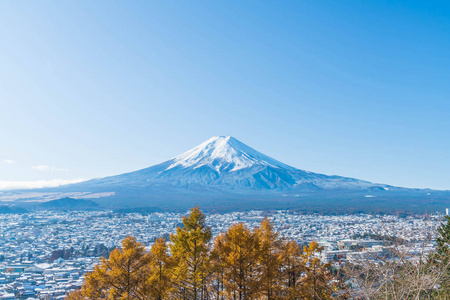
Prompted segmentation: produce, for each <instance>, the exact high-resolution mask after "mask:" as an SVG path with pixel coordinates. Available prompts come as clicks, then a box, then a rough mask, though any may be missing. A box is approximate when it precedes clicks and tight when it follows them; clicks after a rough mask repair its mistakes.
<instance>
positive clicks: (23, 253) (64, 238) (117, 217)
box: [0, 211, 443, 299]
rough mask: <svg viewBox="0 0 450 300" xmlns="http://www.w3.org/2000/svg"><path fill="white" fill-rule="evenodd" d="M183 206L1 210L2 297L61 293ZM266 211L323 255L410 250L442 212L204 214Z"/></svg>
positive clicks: (238, 218) (167, 224) (248, 218)
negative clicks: (405, 245)
mask: <svg viewBox="0 0 450 300" xmlns="http://www.w3.org/2000/svg"><path fill="white" fill-rule="evenodd" d="M183 215H184V214H182V213H163V212H161V213H151V214H139V213H115V212H112V211H76V212H52V211H38V212H32V213H26V214H5V215H0V271H1V273H0V299H63V298H64V297H65V295H66V294H67V293H68V292H69V291H71V290H75V289H79V288H80V287H81V285H82V284H83V280H84V274H85V273H87V272H90V271H92V270H93V268H94V266H95V265H96V264H97V263H98V262H99V257H101V256H103V257H107V256H108V254H109V252H110V251H111V250H112V249H114V248H116V247H120V244H121V241H122V240H123V239H124V238H125V237H126V236H133V237H135V238H136V239H137V241H139V242H142V243H144V244H145V245H147V246H148V247H149V246H151V245H152V244H153V243H154V241H155V239H156V238H158V237H165V238H166V239H168V236H169V234H170V233H173V232H174V231H175V230H176V227H177V226H180V225H181V223H180V222H181V218H182V216H183ZM265 216H268V217H269V218H270V219H271V220H272V222H273V224H274V227H275V229H276V230H277V231H278V232H279V233H280V234H281V235H282V236H283V237H285V238H287V239H290V240H294V241H296V242H297V243H299V244H306V243H308V242H310V241H317V242H319V244H320V245H321V246H323V248H324V250H323V251H322V253H321V256H320V258H321V260H322V261H324V262H333V261H348V260H352V259H355V258H357V257H360V256H361V255H364V253H367V252H370V253H382V252H383V251H384V247H385V246H384V245H385V240H384V237H387V236H389V237H395V238H396V239H401V240H403V241H408V242H410V244H412V245H415V246H414V247H412V248H411V251H413V252H414V251H418V252H421V251H425V252H426V251H429V250H431V249H433V248H434V244H433V234H434V233H435V231H436V228H437V227H438V226H439V225H440V223H441V222H442V218H443V215H442V214H433V215H428V216H423V215H413V216H395V215H363V214H361V215H341V216H324V215H301V214H298V213H293V212H289V211H274V212H263V211H248V212H232V213H224V214H207V216H206V222H207V224H208V226H210V228H211V230H212V234H213V236H217V234H219V233H220V232H224V231H225V230H227V229H228V228H229V227H230V226H231V225H232V224H234V223H238V222H242V223H244V224H246V225H247V226H248V227H249V228H254V227H256V226H258V225H259V224H260V222H261V220H262V219H263V218H264V217H265Z"/></svg>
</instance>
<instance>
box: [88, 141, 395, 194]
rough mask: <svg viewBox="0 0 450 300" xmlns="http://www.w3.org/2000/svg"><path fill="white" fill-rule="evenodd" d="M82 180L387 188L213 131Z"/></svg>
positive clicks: (173, 185) (249, 187)
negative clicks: (146, 160) (161, 156)
mask: <svg viewBox="0 0 450 300" xmlns="http://www.w3.org/2000/svg"><path fill="white" fill-rule="evenodd" d="M79 185H82V186H86V185H90V186H97V187H98V186H103V187H111V188H113V187H117V186H121V187H148V188H152V189H157V188H158V187H160V189H161V190H167V189H173V190H180V189H181V190H195V189H199V188H215V189H219V190H224V191H234V192H236V191H237V192H251V191H280V192H281V191H283V192H289V191H292V192H299V191H316V190H322V189H333V190H334V189H339V190H362V189H377V190H378V189H379V190H384V189H386V188H388V187H389V188H392V187H390V186H387V185H380V184H373V183H370V182H367V181H362V180H357V179H353V178H347V177H340V176H327V175H323V174H317V173H312V172H308V171H304V170H300V169H296V168H293V167H291V166H288V165H286V164H284V163H282V162H279V161H277V160H275V159H273V158H271V157H268V156H266V155H264V154H262V153H260V152H258V151H256V150H255V149H253V148H251V147H249V146H247V145H245V144H243V143H242V142H240V141H238V140H237V139H235V138H233V137H230V136H219V137H213V138H211V139H209V140H207V141H205V142H204V143H202V144H200V145H198V146H197V147H195V148H193V149H191V150H189V151H187V152H185V153H183V154H181V155H178V156H176V157H174V158H172V159H170V160H168V161H166V162H163V163H161V164H158V165H155V166H152V167H149V168H146V169H143V170H139V171H135V172H131V173H126V174H121V175H117V176H111V177H106V178H100V179H94V180H90V181H87V182H85V183H81V184H79Z"/></svg>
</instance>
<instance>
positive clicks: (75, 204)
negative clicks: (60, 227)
mask: <svg viewBox="0 0 450 300" xmlns="http://www.w3.org/2000/svg"><path fill="white" fill-rule="evenodd" d="M97 207H98V204H97V203H95V202H94V201H91V200H85V199H74V198H68V197H66V198H61V199H57V200H52V201H48V202H44V203H41V204H39V208H41V209H49V210H77V209H95V208H97Z"/></svg>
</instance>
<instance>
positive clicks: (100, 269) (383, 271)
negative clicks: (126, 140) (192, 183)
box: [67, 207, 450, 300]
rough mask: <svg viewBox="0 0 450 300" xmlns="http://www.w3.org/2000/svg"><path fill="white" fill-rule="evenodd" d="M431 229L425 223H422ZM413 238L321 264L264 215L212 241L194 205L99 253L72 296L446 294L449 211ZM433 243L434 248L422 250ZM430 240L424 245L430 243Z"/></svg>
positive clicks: (234, 298) (210, 299)
mask: <svg viewBox="0 0 450 300" xmlns="http://www.w3.org/2000/svg"><path fill="white" fill-rule="evenodd" d="M425 231H426V232H428V231H429V230H428V229H425ZM429 236H430V240H427V241H423V244H422V246H421V247H419V248H420V249H421V251H419V252H417V244H416V243H415V242H414V243H411V244H408V243H406V241H401V242H399V239H396V238H395V237H392V238H391V240H390V241H386V245H385V250H386V251H388V252H389V253H388V254H386V253H383V254H382V255H380V256H378V257H377V256H376V255H375V254H374V253H372V252H370V250H369V251H366V255H362V256H361V257H360V258H359V259H358V258H355V259H352V260H350V261H347V262H345V264H343V263H341V262H338V261H336V262H334V263H333V265H332V264H331V263H322V262H321V260H320V259H319V254H320V252H321V251H322V248H321V247H320V246H319V244H318V243H317V242H311V243H309V244H307V245H303V246H301V245H299V244H298V243H296V242H295V241H292V240H287V239H284V238H282V237H281V236H280V234H279V233H278V232H277V231H276V230H275V229H274V226H273V224H272V222H271V221H270V220H269V219H267V218H266V219H264V220H263V221H262V222H261V223H260V226H259V227H257V228H255V229H253V230H251V229H250V228H248V227H246V226H245V225H244V224H243V223H236V224H233V225H232V226H230V227H229V229H228V230H227V231H225V232H223V233H220V234H219V235H218V236H216V237H215V238H214V239H213V237H212V232H211V229H210V228H209V227H208V226H207V225H206V222H205V215H204V214H203V213H202V212H201V211H200V209H199V208H198V207H195V208H193V209H191V211H190V213H189V214H188V215H187V216H184V217H183V218H182V226H180V227H178V228H177V230H176V232H175V233H173V234H171V235H170V239H169V240H165V239H164V238H158V239H156V241H155V243H154V244H153V246H152V247H151V248H150V251H147V250H146V248H145V245H144V244H142V243H139V242H137V241H136V239H135V238H133V237H126V238H125V239H124V240H123V241H122V247H121V248H120V249H114V250H113V251H112V252H111V253H110V255H109V258H102V259H101V261H100V264H98V265H97V266H96V267H95V269H94V271H93V272H91V273H88V274H86V278H85V283H84V285H83V286H82V288H81V290H78V291H75V292H72V293H71V294H69V295H68V298H67V299H69V300H81V299H127V300H131V299H133V300H134V299H136V300H153V299H155V300H163V299H170V300H172V299H174V300H175V299H176V300H228V299H230V300H262V299H264V300H278V299H289V300H297V299H305V300H322V299H360V300H362V299H364V300H366V299H367V300H369V299H399V300H400V299H401V300H403V299H415V300H420V299H450V217H449V216H446V218H445V220H444V222H443V223H442V224H441V227H440V228H439V229H438V230H437V232H436V237H435V238H431V235H429ZM431 242H435V243H436V247H435V249H434V250H433V251H424V249H427V247H428V246H429V245H430V243H431ZM427 245H428V246H427Z"/></svg>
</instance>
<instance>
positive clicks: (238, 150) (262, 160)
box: [166, 136, 291, 173]
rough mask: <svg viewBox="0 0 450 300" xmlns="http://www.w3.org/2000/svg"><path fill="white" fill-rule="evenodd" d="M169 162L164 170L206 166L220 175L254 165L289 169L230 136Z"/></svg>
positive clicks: (217, 137)
mask: <svg viewBox="0 0 450 300" xmlns="http://www.w3.org/2000/svg"><path fill="white" fill-rule="evenodd" d="M171 162H172V163H171V165H170V166H169V167H168V168H167V169H166V170H170V169H172V168H175V167H182V168H193V169H196V168H199V167H202V166H207V167H210V168H211V169H214V170H215V171H217V172H218V173H220V172H221V171H227V172H233V171H237V170H240V169H243V168H248V167H252V166H254V165H264V166H272V167H276V168H291V167H290V166H288V165H285V164H283V163H281V162H279V161H277V160H275V159H273V158H270V157H268V156H266V155H264V154H262V153H260V152H258V151H256V150H255V149H253V148H251V147H249V146H247V145H245V144H243V143H241V142H240V141H239V140H237V139H235V138H234V137H231V136H216V137H212V138H210V139H209V140H207V141H205V142H203V143H202V144H200V145H198V146H197V147H195V148H193V149H191V150H189V151H187V152H185V153H183V154H180V155H178V156H176V157H174V158H173V159H172V160H171Z"/></svg>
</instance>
